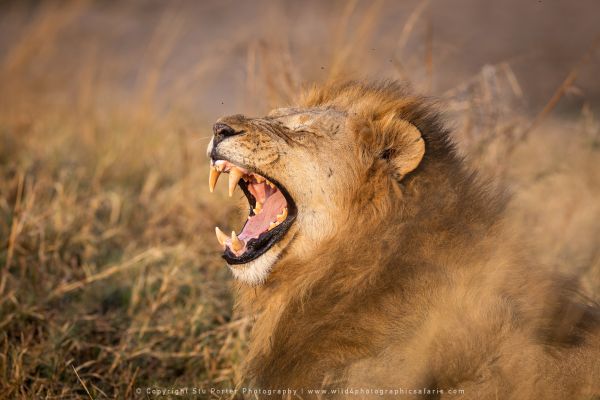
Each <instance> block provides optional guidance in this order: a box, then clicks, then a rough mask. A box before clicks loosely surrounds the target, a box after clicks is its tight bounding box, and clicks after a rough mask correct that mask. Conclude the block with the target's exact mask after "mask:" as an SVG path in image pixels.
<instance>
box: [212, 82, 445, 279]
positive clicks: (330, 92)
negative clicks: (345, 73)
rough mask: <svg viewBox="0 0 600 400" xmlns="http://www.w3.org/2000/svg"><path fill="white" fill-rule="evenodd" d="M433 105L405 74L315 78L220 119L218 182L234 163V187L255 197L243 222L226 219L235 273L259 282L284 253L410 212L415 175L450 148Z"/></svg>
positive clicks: (349, 240)
mask: <svg viewBox="0 0 600 400" xmlns="http://www.w3.org/2000/svg"><path fill="white" fill-rule="evenodd" d="M426 110H427V108H426V107H424V106H423V100H422V99H421V98H417V97H414V96H411V95H408V94H407V92H406V90H405V89H404V88H403V87H402V86H401V85H399V84H396V83H383V84H376V85H364V84H359V83H346V84H342V85H333V86H327V87H324V88H313V89H311V90H309V91H308V92H307V93H306V94H305V95H304V96H303V98H302V99H301V101H300V102H299V105H298V106H296V107H289V108H279V109H275V110H273V111H271V112H270V113H269V114H268V115H267V116H265V117H261V118H250V117H246V116H243V115H232V116H227V117H223V118H221V119H219V120H218V121H217V123H216V124H215V125H214V136H213V138H212V140H211V142H210V144H209V146H208V155H209V157H210V160H211V170H210V171H211V172H210V187H211V191H212V189H213V188H214V185H215V183H216V182H217V179H218V177H219V175H220V174H221V173H223V172H226V173H229V189H230V193H232V192H233V191H234V190H235V189H236V187H237V186H239V187H240V188H241V190H242V191H243V193H244V194H245V195H246V197H247V199H248V202H249V216H248V219H247V221H246V223H245V224H244V226H243V228H242V229H241V231H239V232H238V233H237V234H235V233H232V235H231V236H230V235H226V234H224V233H223V232H221V231H220V229H219V228H217V238H218V240H219V242H220V244H221V245H222V247H223V249H224V254H223V257H224V258H225V260H226V261H227V263H228V264H229V266H230V267H231V270H232V271H233V273H234V275H235V276H236V277H237V278H238V279H240V280H242V281H244V282H247V283H251V284H256V283H260V282H262V281H264V280H265V279H266V278H267V276H268V274H269V272H270V271H271V270H272V269H273V268H275V267H276V265H277V263H278V261H279V260H282V259H283V258H285V257H297V258H299V259H302V258H306V257H310V256H311V254H313V253H314V251H315V250H316V248H317V247H318V246H320V245H321V244H323V243H326V242H327V241H328V240H330V239H331V238H337V241H338V242H339V243H343V242H345V243H346V244H347V245H348V246H352V245H353V243H355V242H356V241H357V240H377V238H375V237H372V238H365V237H360V238H357V237H355V236H356V235H357V234H358V233H357V232H359V231H360V232H362V234H361V235H362V236H364V235H365V232H367V231H365V229H363V227H364V225H365V224H368V225H371V226H373V227H374V230H371V231H370V232H371V233H370V234H375V233H376V232H377V231H376V229H377V224H378V223H380V222H382V221H384V220H386V219H387V220H389V218H390V215H391V214H393V215H399V214H402V213H405V212H409V211H410V210H409V208H407V204H406V202H405V197H406V195H407V187H406V184H407V182H408V181H410V176H411V175H414V174H416V173H417V172H416V171H415V170H416V169H417V168H418V167H419V166H420V165H421V164H422V163H423V162H424V160H425V159H426V158H427V156H426V155H427V153H428V152H429V151H432V152H433V153H436V152H438V153H440V154H448V153H449V152H448V151H447V150H448V149H445V150H444V151H442V152H440V151H438V149H437V148H439V147H440V146H446V141H445V139H444V138H443V137H440V138H436V137H431V138H427V135H424V133H427V132H431V131H436V132H439V131H440V129H439V127H438V126H437V125H436V122H435V119H434V118H431V117H430V115H428V113H427V111H426ZM446 164H447V163H446ZM361 225H362V226H361ZM382 235H384V233H382Z"/></svg>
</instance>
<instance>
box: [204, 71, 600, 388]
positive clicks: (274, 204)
mask: <svg viewBox="0 0 600 400" xmlns="http://www.w3.org/2000/svg"><path fill="white" fill-rule="evenodd" d="M208 155H209V157H210V160H211V161H210V162H211V166H210V177H209V186H210V190H211V191H212V190H213V189H214V187H215V185H216V183H217V180H218V178H219V176H220V174H222V173H229V185H228V186H229V194H230V196H231V195H233V193H235V191H236V189H237V188H238V187H239V190H240V194H241V193H243V194H244V195H245V196H246V198H247V200H248V203H249V216H248V219H247V221H246V222H245V224H244V226H243V228H242V229H241V231H240V232H239V233H236V232H235V231H233V232H232V233H231V235H228V234H225V233H224V232H222V231H221V229H219V228H216V234H217V240H218V241H219V243H220V245H221V246H222V249H223V251H224V252H223V258H224V259H225V261H226V262H227V264H228V266H229V268H230V269H231V271H232V273H233V275H234V277H235V278H236V279H235V281H236V282H237V283H236V285H237V286H238V298H237V303H236V309H237V310H239V311H240V312H241V313H245V314H247V315H251V316H252V317H253V320H252V321H253V323H252V334H251V338H250V340H249V348H248V354H247V357H246V360H245V382H246V383H245V384H246V385H247V386H248V387H252V388H257V389H260V390H267V389H269V390H275V391H277V390H282V389H290V390H293V391H291V392H287V395H289V396H290V397H296V398H312V397H322V398H369V397H371V396H373V397H376V398H398V396H403V397H407V398H411V397H417V398H428V399H446V398H457V397H459V398H466V399H567V398H569V399H591V398H597V397H595V396H599V395H600V362H599V361H598V360H600V312H599V307H598V305H597V304H594V303H593V302H592V301H591V300H589V299H587V298H585V297H584V296H583V295H581V294H579V289H578V287H577V283H576V280H574V279H573V278H569V277H564V276H561V275H557V274H555V273H552V272H549V271H548V270H546V269H544V268H542V267H540V266H537V264H536V262H535V260H534V259H533V257H532V256H530V255H529V254H528V251H527V247H526V246H525V245H524V244H523V243H522V241H521V240H520V239H519V238H517V237H515V236H514V235H513V234H511V233H510V232H507V229H506V228H505V226H506V224H505V223H504V221H505V216H504V214H505V208H506V204H507V199H508V196H507V195H506V194H504V193H502V192H498V191H496V190H492V189H490V185H486V184H485V182H482V180H481V179H480V178H478V176H477V175H476V174H475V173H474V172H471V171H470V170H469V169H467V168H466V167H465V165H464V162H463V161H462V160H461V158H460V157H459V156H458V155H457V151H456V150H455V147H454V145H453V142H452V140H451V137H450V133H449V131H448V130H446V129H445V128H444V126H443V125H442V123H441V122H440V117H439V116H438V114H437V112H436V107H435V105H434V104H433V103H432V101H430V100H428V99H427V98H424V97H422V96H418V95H415V94H413V93H412V92H411V91H410V90H408V89H407V88H406V87H405V86H404V85H403V84H401V83H398V82H379V83H361V82H348V83H342V84H330V85H324V86H322V87H313V88H311V89H309V90H308V91H307V92H306V93H305V94H304V95H303V96H301V98H300V100H299V101H298V104H297V105H296V106H292V107H286V108H279V109H275V110H273V111H272V112H270V113H269V114H268V115H267V116H265V117H263V118H249V117H246V116H243V115H232V116H227V117H224V118H221V119H219V120H218V121H217V123H216V124H215V125H214V135H213V138H212V139H211V142H210V144H209V146H208ZM314 389H319V390H323V392H321V393H320V394H318V395H317V394H315V392H313V391H312V390H314ZM254 393H256V392H254ZM258 393H259V394H260V393H267V392H258ZM272 393H276V394H277V393H279V392H272ZM290 393H291V394H290ZM282 396H285V395H282Z"/></svg>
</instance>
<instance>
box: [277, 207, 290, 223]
mask: <svg viewBox="0 0 600 400" xmlns="http://www.w3.org/2000/svg"><path fill="white" fill-rule="evenodd" d="M287 215H288V210H287V207H285V208H284V209H283V211H282V212H281V214H277V222H283V220H285V219H286V218H287Z"/></svg>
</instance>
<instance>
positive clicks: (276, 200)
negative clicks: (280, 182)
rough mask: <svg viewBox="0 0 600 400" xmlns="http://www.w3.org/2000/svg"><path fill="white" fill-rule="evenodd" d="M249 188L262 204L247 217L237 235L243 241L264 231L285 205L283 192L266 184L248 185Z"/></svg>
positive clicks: (275, 219)
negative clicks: (254, 212)
mask: <svg viewBox="0 0 600 400" xmlns="http://www.w3.org/2000/svg"><path fill="white" fill-rule="evenodd" d="M249 189H250V192H251V193H252V195H253V196H254V197H255V198H256V199H257V201H261V203H263V206H262V211H261V212H260V213H259V214H256V215H254V216H252V217H248V222H246V225H244V228H243V229H242V232H240V234H239V235H238V237H239V238H240V239H241V240H243V241H244V242H247V241H248V239H253V238H257V237H259V236H260V234H261V233H263V232H266V231H267V230H268V229H269V225H270V224H271V222H275V221H277V214H281V212H282V210H283V209H284V208H285V207H286V206H287V202H286V200H285V197H284V196H283V194H282V193H281V192H280V191H279V190H277V189H274V188H271V187H269V186H268V185H266V184H255V185H250V187H249Z"/></svg>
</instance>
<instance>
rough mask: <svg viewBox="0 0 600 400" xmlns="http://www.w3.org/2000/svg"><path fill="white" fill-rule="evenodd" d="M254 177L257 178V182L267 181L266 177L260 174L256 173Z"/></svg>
mask: <svg viewBox="0 0 600 400" xmlns="http://www.w3.org/2000/svg"><path fill="white" fill-rule="evenodd" d="M254 179H256V182H258V183H263V182H264V181H265V178H263V177H262V176H260V175H254Z"/></svg>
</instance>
